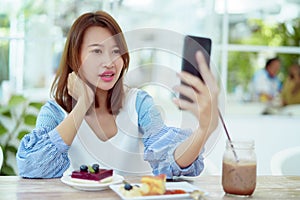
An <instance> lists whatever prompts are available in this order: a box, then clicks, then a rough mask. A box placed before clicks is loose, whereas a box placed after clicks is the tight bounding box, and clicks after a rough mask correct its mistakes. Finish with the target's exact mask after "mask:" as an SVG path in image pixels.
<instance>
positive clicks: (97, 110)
mask: <svg viewBox="0 0 300 200" xmlns="http://www.w3.org/2000/svg"><path fill="white" fill-rule="evenodd" d="M197 61H198V63H199V66H200V70H201V72H202V74H203V76H204V81H205V82H206V84H205V85H204V84H203V83H202V82H201V80H200V79H198V78H196V77H194V76H192V75H190V74H188V73H183V72H182V73H180V74H179V78H180V79H181V80H183V81H185V82H187V83H188V84H189V85H190V86H191V87H187V86H177V87H175V90H176V91H177V92H180V93H182V94H184V95H185V96H187V97H190V98H191V99H193V100H194V102H193V103H190V102H187V101H184V100H181V99H174V103H175V104H176V105H178V107H180V108H182V109H185V110H188V111H190V112H192V113H193V114H194V115H195V116H196V118H197V120H198V121H199V126H198V127H197V129H196V130H195V131H193V132H192V131H191V130H181V129H179V128H174V127H167V126H166V125H165V124H163V120H162V119H161V116H160V114H159V112H158V110H157V109H156V108H155V106H154V103H153V100H152V98H151V97H150V96H149V95H148V94H147V93H146V92H145V91H142V90H139V89H135V88H128V87H125V86H124V85H123V79H124V75H125V72H126V71H127V69H128V65H129V55H128V49H127V45H126V42H125V39H124V36H123V33H122V30H121V29H120V27H119V25H118V24H117V22H116V21H115V20H114V19H113V18H112V17H111V16H110V15H109V14H107V13H105V12H103V11H97V12H95V13H86V14H83V15H82V16H80V17H79V18H78V19H77V20H76V21H75V22H74V24H73V25H72V27H71V29H70V32H69V35H68V38H67V41H66V44H65V49H64V52H63V55H62V60H61V63H60V68H59V70H58V72H57V75H56V78H55V81H54V83H53V85H52V90H51V91H52V94H53V96H54V100H49V101H48V102H47V103H46V104H45V105H44V106H43V107H42V108H41V110H40V113H39V116H38V119H37V124H36V128H35V129H34V130H33V131H32V132H31V133H29V134H27V135H25V136H24V138H23V139H22V141H21V144H20V146H19V149H18V152H17V164H18V168H19V175H20V176H22V177H29V178H53V177H61V176H62V175H63V173H64V172H65V171H66V170H67V169H68V168H69V167H70V166H71V167H70V169H76V168H79V166H80V165H82V164H92V163H100V167H101V168H112V169H114V171H115V173H118V174H132V173H133V174H145V173H151V172H152V173H153V174H154V175H158V174H166V175H167V177H168V178H172V177H173V176H180V175H187V176H196V175H199V174H200V172H201V171H202V170H203V157H202V156H201V151H202V150H203V147H204V145H205V142H206V141H207V139H208V138H209V136H210V135H211V133H212V132H213V131H214V130H215V129H216V127H217V124H218V108H217V96H218V87H217V84H216V82H215V80H214V78H213V76H212V74H211V72H210V71H209V70H208V67H207V64H206V63H205V59H204V57H203V55H202V54H201V53H198V54H197ZM195 93H196V95H195Z"/></svg>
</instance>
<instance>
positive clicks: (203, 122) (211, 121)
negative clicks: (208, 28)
mask: <svg viewBox="0 0 300 200" xmlns="http://www.w3.org/2000/svg"><path fill="white" fill-rule="evenodd" d="M196 60H197V63H198V67H199V69H200V71H201V75H202V77H203V80H204V82H205V83H204V82H203V81H201V79H200V78H198V77H196V76H194V75H192V74H190V73H187V72H184V71H183V72H180V73H179V78H180V79H181V81H183V82H185V83H187V84H188V85H189V86H185V85H179V86H176V87H175V88H174V89H175V90H176V91H177V92H179V93H181V94H183V95H184V96H186V97H188V98H190V99H191V100H192V101H193V102H189V101H186V100H183V99H179V98H175V99H174V103H175V104H176V105H177V106H178V107H179V108H181V109H183V110H188V111H190V112H191V113H193V115H195V116H196V118H197V119H198V121H199V128H200V129H202V130H203V131H205V133H206V134H208V136H209V135H210V134H211V133H212V132H213V131H214V130H215V129H216V127H217V125H218V117H219V113H218V94H219V88H218V85H217V82H216V80H215V78H214V77H213V74H212V73H211V71H210V70H209V68H208V66H207V63H206V61H205V58H204V56H203V54H202V53H201V52H197V53H196Z"/></svg>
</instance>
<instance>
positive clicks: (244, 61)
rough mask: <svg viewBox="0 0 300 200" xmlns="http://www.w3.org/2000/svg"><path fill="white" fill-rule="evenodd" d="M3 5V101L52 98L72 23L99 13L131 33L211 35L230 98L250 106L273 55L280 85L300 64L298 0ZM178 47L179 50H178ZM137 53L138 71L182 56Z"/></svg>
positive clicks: (31, 0) (74, 0)
mask: <svg viewBox="0 0 300 200" xmlns="http://www.w3.org/2000/svg"><path fill="white" fill-rule="evenodd" d="M0 4H1V5H3V6H1V8H0V25H1V28H0V64H1V75H0V83H2V87H1V88H2V89H1V91H2V92H1V93H0V94H2V98H3V96H5V95H6V92H7V91H6V89H3V88H5V87H6V86H7V85H9V87H10V89H11V90H13V91H14V92H19V93H24V94H26V95H29V96H31V97H32V98H41V97H44V98H48V97H49V88H50V85H51V81H52V80H53V76H54V73H55V70H56V69H57V66H58V63H59V59H60V54H61V52H62V49H63V46H64V41H65V37H66V33H67V31H68V30H69V28H70V25H71V24H72V22H73V20H74V19H75V18H76V17H77V16H79V15H80V14H81V13H83V12H86V11H95V10H98V9H103V10H105V11H108V12H109V13H111V14H112V15H113V16H114V17H115V18H116V19H117V21H118V22H119V23H120V25H121V27H122V29H123V31H124V32H126V34H128V35H130V32H131V33H132V31H136V30H137V29H145V28H152V29H161V30H165V31H163V32H168V31H172V32H174V34H175V35H176V34H178V35H184V34H191V35H200V36H204V37H210V38H211V39H212V41H213V47H212V61H213V65H214V66H215V67H216V68H217V69H216V71H217V74H218V75H219V79H220V83H222V88H224V91H222V92H223V96H226V97H227V98H226V101H232V102H248V101H250V98H249V91H248V89H247V88H248V84H249V81H250V79H251V77H252V75H253V73H254V72H255V71H256V70H257V69H259V68H262V67H263V66H264V62H265V60H266V59H267V58H269V57H271V56H275V55H278V56H279V57H281V58H282V60H283V68H282V70H281V72H280V78H281V79H282V80H284V78H285V76H286V73H287V68H288V67H289V66H290V65H291V64H292V63H293V62H298V63H299V62H300V61H299V59H300V58H299V57H300V48H299V44H300V42H299V38H300V36H299V34H300V33H299V31H298V30H299V29H300V27H299V26H300V17H299V16H300V5H299V2H298V1H297V0H275V1H274V0H273V1H271V0H266V1H263V2H262V1H258V0H245V1H243V3H241V2H240V1H238V0H214V1H211V0H192V1H189V3H186V2H185V1H181V0H173V1H171V2H170V1H159V0H145V1H139V0H112V1H105V0H102V1H99V0H89V1H81V0H54V1H43V0H28V1H21V0H14V1H7V0H0ZM4 8H6V9H4ZM7 8H9V9H7ZM166 37H168V36H166ZM159 39H162V38H155V37H154V36H153V35H151V34H149V32H148V34H147V32H146V31H145V35H144V37H142V38H141V40H144V42H146V43H147V42H148V43H151V42H153V41H154V42H155V41H158V40H159ZM162 40H163V39H162ZM179 43H180V42H179ZM179 43H178V41H174V44H179ZM174 49H175V50H174ZM174 49H173V47H172V50H174V51H175V52H177V51H178V50H180V45H179V46H176V45H175V47H174ZM131 53H132V62H131V65H132V69H136V68H135V67H136V66H139V65H141V64H145V63H155V64H156V65H157V64H158V65H162V66H172V67H174V68H172V69H174V70H175V71H178V70H180V58H179V57H178V56H176V55H174V53H171V54H170V53H169V54H168V53H167V52H166V51H162V50H161V49H155V48H152V49H149V48H148V49H143V50H141V51H135V52H131ZM175 66H176V67H175ZM151 73H152V75H153V76H157V73H155V72H151ZM153 76H152V78H155V77H153ZM155 88H158V87H157V85H156V86H155Z"/></svg>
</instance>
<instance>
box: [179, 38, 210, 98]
mask: <svg viewBox="0 0 300 200" xmlns="http://www.w3.org/2000/svg"><path fill="white" fill-rule="evenodd" d="M197 51H202V53H203V55H204V57H205V60H206V63H207V65H208V66H209V62H210V54H211V39H210V38H205V37H198V36H192V35H186V36H185V37H184V43H183V54H182V64H181V70H182V71H186V72H189V73H191V74H193V75H195V76H197V77H199V78H200V79H201V80H202V81H203V78H202V76H201V72H200V70H199V67H198V63H197V61H196V57H195V54H196V52H197ZM181 84H185V85H187V84H186V83H184V82H181ZM179 98H181V99H184V100H187V101H190V102H192V100H191V99H189V98H188V97H186V96H184V95H182V94H180V95H179Z"/></svg>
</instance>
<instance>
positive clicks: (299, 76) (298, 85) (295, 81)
mask: <svg viewBox="0 0 300 200" xmlns="http://www.w3.org/2000/svg"><path fill="white" fill-rule="evenodd" d="M281 99H282V105H283V106H286V105H290V104H300V65H299V64H293V65H292V66H291V67H290V68H289V73H288V77H287V79H286V80H285V82H284V84H283V88H282V92H281Z"/></svg>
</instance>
